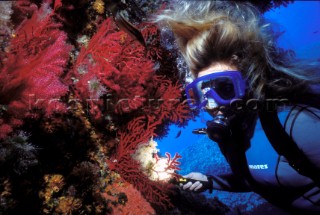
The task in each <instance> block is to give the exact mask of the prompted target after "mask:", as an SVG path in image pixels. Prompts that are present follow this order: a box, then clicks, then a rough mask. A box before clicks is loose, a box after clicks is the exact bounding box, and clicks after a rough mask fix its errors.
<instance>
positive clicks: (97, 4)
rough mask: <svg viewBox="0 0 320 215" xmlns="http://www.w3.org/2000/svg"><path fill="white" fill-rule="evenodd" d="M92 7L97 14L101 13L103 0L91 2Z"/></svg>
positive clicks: (102, 11)
mask: <svg viewBox="0 0 320 215" xmlns="http://www.w3.org/2000/svg"><path fill="white" fill-rule="evenodd" d="M92 7H93V9H94V10H95V11H97V13H99V14H103V13H104V2H103V0H96V1H95V2H94V3H93V6H92Z"/></svg>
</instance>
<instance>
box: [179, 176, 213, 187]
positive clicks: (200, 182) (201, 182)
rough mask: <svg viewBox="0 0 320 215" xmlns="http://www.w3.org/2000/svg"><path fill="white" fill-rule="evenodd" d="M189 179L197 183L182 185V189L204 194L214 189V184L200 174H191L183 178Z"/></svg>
mask: <svg viewBox="0 0 320 215" xmlns="http://www.w3.org/2000/svg"><path fill="white" fill-rule="evenodd" d="M183 177H184V178H187V179H192V180H193V181H195V182H191V181H189V182H188V183H186V184H180V187H182V189H184V190H188V191H195V192H203V191H206V190H207V189H212V188H211V187H212V182H211V181H209V180H208V177H207V176H206V175H204V174H202V173H199V172H191V173H189V174H188V175H185V176H183Z"/></svg>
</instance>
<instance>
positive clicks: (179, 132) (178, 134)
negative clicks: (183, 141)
mask: <svg viewBox="0 0 320 215" xmlns="http://www.w3.org/2000/svg"><path fill="white" fill-rule="evenodd" d="M180 135H181V130H179V131H178V133H177V135H176V137H175V138H178V137H180Z"/></svg>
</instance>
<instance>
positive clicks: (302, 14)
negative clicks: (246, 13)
mask: <svg viewBox="0 0 320 215" xmlns="http://www.w3.org/2000/svg"><path fill="white" fill-rule="evenodd" d="M265 17H266V18H267V19H268V20H270V21H271V22H272V23H273V24H274V29H275V30H276V31H278V32H283V34H282V35H281V37H280V38H279V40H278V44H279V46H280V47H282V48H284V49H292V50H294V51H295V52H296V56H297V57H298V58H306V59H310V58H313V59H320V2H318V1H296V2H295V3H293V4H290V5H288V6H287V7H280V8H278V9H274V10H272V11H269V12H267V13H266V14H265ZM207 120H211V117H210V116H209V115H208V114H207V113H205V112H201V113H200V115H199V116H198V117H197V118H196V119H195V120H193V121H189V123H188V125H187V126H186V127H184V128H180V127H177V126H176V125H171V126H170V132H169V134H168V135H167V136H166V137H164V138H163V139H161V140H156V141H157V142H158V145H159V146H158V147H159V149H160V153H161V154H164V153H165V152H170V153H171V154H175V153H176V152H178V153H179V154H181V155H182V156H183V158H182V159H181V166H180V167H181V169H182V170H181V171H180V174H187V173H189V172H191V171H199V172H202V173H209V174H217V173H222V172H227V171H230V170H229V167H228V165H227V163H226V161H225V160H224V157H223V156H222V155H221V153H220V151H219V149H218V147H217V146H216V144H214V143H213V142H212V141H211V140H210V139H209V138H208V137H206V135H196V134H193V133H192V130H193V129H196V128H203V127H206V121H207ZM256 132H257V133H256V135H257V134H258V135H259V132H262V131H261V130H257V131H256ZM179 133H181V134H180V136H179ZM206 195H208V194H206ZM213 196H217V197H218V198H219V199H220V200H221V201H222V202H224V203H225V204H227V205H228V206H230V207H239V208H241V212H242V213H243V214H250V212H252V213H253V214H255V213H254V212H253V211H254V209H255V208H256V207H257V206H259V205H261V204H266V202H265V201H264V200H263V199H262V198H261V197H259V196H258V195H256V194H254V193H247V194H233V193H228V192H221V191H220V192H219V191H216V192H214V193H213V194H211V197H213ZM269 207H271V206H270V205H269ZM259 213H260V212H259ZM274 214H275V213H274ZM280 214H285V213H280Z"/></svg>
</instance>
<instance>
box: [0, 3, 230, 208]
mask: <svg viewBox="0 0 320 215" xmlns="http://www.w3.org/2000/svg"><path fill="white" fill-rule="evenodd" d="M166 3H167V1H166V0H157V1H144V0H136V1H135V0H125V1H123V0H121V1H120V0H118V1H116V0H21V1H10V2H9V1H5V2H4V1H1V2H0V26H1V27H0V43H1V47H0V167H1V172H0V213H1V214H126V213H129V214H130V213H131V214H161V213H162V214H163V213H168V214H170V213H172V214H183V213H185V212H186V211H188V210H189V211H191V212H192V211H197V210H198V209H199V208H201V207H203V206H204V205H203V204H200V203H199V204H197V203H195V205H193V206H192V208H191V207H190V206H188V205H185V204H182V203H181V202H182V201H184V200H185V199H186V197H185V196H186V195H185V194H182V193H180V192H179V191H178V190H177V187H176V186H174V185H172V184H170V183H168V182H167V181H165V180H161V179H160V178H159V177H158V178H157V177H151V178H152V180H151V179H150V177H149V176H150V175H149V174H150V173H151V172H155V173H156V174H158V175H160V174H159V172H160V171H161V172H167V173H169V176H171V175H172V176H174V175H175V174H176V172H175V171H176V170H178V168H179V167H178V165H179V161H178V159H180V158H181V156H180V155H178V154H176V155H175V156H174V157H173V158H172V157H171V156H170V155H169V154H167V158H159V157H158V154H157V152H156V150H155V148H154V147H155V144H154V143H153V142H152V140H153V139H152V138H154V139H155V140H156V138H161V137H163V136H164V135H165V134H166V133H167V132H168V126H169V125H170V124H171V123H175V124H177V125H179V126H184V125H186V124H187V122H188V120H189V119H191V118H192V117H193V116H194V113H192V112H191V111H190V110H189V108H188V106H187V104H186V102H185V95H184V93H183V89H182V88H183V85H184V84H185V83H184V79H185V77H180V76H179V75H178V73H179V72H178V71H179V70H185V69H186V67H185V65H183V62H182V61H181V58H179V54H178V53H177V50H176V49H175V46H174V44H173V40H172V35H170V33H168V32H164V31H160V30H159V29H158V27H157V26H156V25H154V24H152V23H149V22H147V17H148V16H150V15H151V14H152V13H154V12H156V11H157V10H158V9H159V8H161V7H163V6H165V4H166ZM163 35H166V39H163V37H162V36H163ZM177 59H178V60H177ZM179 59H180V60H179ZM177 64H178V65H177ZM146 143H149V146H150V144H151V145H152V143H153V146H152V147H151V148H152V150H151V151H148V150H147V151H145V153H146V154H145V156H149V158H150V159H151V161H152V162H151V163H147V164H144V163H143V162H142V160H143V156H142V157H141V156H138V154H139V152H141V151H140V150H142V151H143V150H146V148H145V147H146ZM154 150H155V151H154ZM140 155H141V153H140ZM158 164H161V165H164V167H162V168H163V169H161V170H159V169H158V167H157V165H158ZM197 206H198V207H197ZM207 206H208V205H207ZM208 208H209V209H210V211H215V212H219V213H221V214H223V213H224V212H225V211H226V210H225V209H226V208H225V206H224V205H223V204H221V203H220V202H219V201H218V200H214V201H213V202H212V204H210V205H209V206H208Z"/></svg>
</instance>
